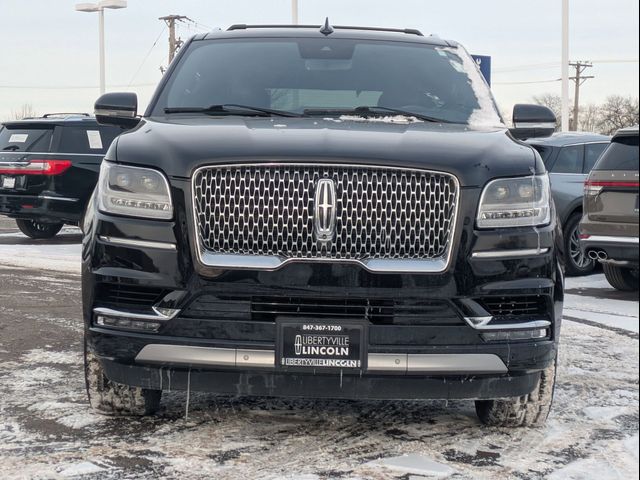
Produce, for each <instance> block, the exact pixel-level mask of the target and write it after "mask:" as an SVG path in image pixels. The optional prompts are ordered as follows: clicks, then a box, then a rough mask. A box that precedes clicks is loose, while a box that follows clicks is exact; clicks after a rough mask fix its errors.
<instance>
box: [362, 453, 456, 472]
mask: <svg viewBox="0 0 640 480" xmlns="http://www.w3.org/2000/svg"><path fill="white" fill-rule="evenodd" d="M367 465H371V466H381V467H383V468H387V469H389V470H395V471H398V472H402V473H411V474H415V475H428V476H431V477H448V476H450V475H453V474H454V473H456V471H455V470H454V469H453V468H451V467H449V466H448V465H444V464H442V463H438V462H435V461H433V460H432V459H430V458H429V457H427V456H424V455H420V454H419V453H409V454H407V455H401V456H399V457H389V458H382V459H380V460H375V461H373V462H369V463H368V464H367Z"/></svg>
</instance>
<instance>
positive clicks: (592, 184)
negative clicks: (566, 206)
mask: <svg viewBox="0 0 640 480" xmlns="http://www.w3.org/2000/svg"><path fill="white" fill-rule="evenodd" d="M605 187H613V188H640V182H630V181H628V180H587V181H586V182H584V194H585V195H597V194H599V193H600V192H601V191H602V189H603V188H605Z"/></svg>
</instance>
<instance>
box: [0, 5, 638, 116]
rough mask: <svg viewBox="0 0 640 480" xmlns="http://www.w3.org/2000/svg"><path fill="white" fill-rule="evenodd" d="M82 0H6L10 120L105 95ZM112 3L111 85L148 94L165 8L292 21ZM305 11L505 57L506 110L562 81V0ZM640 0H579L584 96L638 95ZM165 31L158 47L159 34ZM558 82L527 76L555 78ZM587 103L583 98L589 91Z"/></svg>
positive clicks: (225, 10) (1, 66)
mask: <svg viewBox="0 0 640 480" xmlns="http://www.w3.org/2000/svg"><path fill="white" fill-rule="evenodd" d="M76 3H77V2H76V1H74V0H0V46H1V47H0V52H2V55H1V56H0V120H2V119H6V118H7V117H8V116H9V115H10V113H11V111H12V110H16V109H19V107H20V106H21V105H22V104H24V103H29V104H31V105H33V107H34V109H35V110H36V112H37V113H38V114H42V113H46V112H54V111H65V112H66V111H91V110H92V108H93V102H94V100H95V99H96V97H97V96H98V15H97V14H95V13H81V12H76V11H75V10H74V5H75V4H76ZM128 3H129V6H128V8H126V9H123V10H109V11H107V12H106V47H107V68H106V72H107V73H106V75H107V91H117V90H131V91H135V92H137V93H138V95H139V98H140V104H141V105H143V106H144V105H145V104H146V102H147V101H148V99H149V97H150V96H151V94H152V92H153V90H154V88H155V84H156V83H157V82H158V80H159V78H160V76H161V74H160V71H159V66H160V65H165V64H166V61H167V60H166V57H167V50H168V46H167V31H166V29H164V31H163V23H162V22H160V21H159V20H158V17H160V16H162V15H167V14H181V15H186V16H188V17H190V18H191V19H193V20H194V21H195V22H197V23H195V24H194V23H186V24H183V25H182V26H181V27H180V29H179V34H180V35H181V36H182V37H183V38H184V39H186V38H187V37H189V36H190V35H192V34H194V33H197V32H202V31H207V30H209V29H211V28H214V27H222V28H226V27H227V26H229V25H231V24H233V23H289V22H290V20H291V8H290V6H291V2H290V0H179V1H178V0H174V1H170V0H129V2H128ZM299 4H300V23H310V24H318V23H321V22H322V21H323V20H324V17H325V16H329V18H330V20H331V22H332V23H334V24H338V25H339V24H343V25H345V24H350V25H371V26H385V27H412V28H418V29H420V30H422V31H423V32H425V33H435V34H437V35H439V36H441V37H443V38H448V39H454V40H457V41H459V42H461V43H463V44H464V45H465V46H466V47H467V49H468V50H469V51H470V52H472V53H478V54H485V55H491V56H492V58H493V60H492V61H493V91H494V94H495V96H496V98H497V100H498V103H499V105H500V107H501V109H502V110H503V111H508V110H510V109H511V107H512V105H513V104H514V103H516V102H527V101H530V100H531V98H532V97H533V96H534V95H538V94H541V93H546V92H549V93H558V94H559V93H560V82H557V81H556V82H554V81H553V80H557V79H558V78H559V76H560V22H561V19H560V13H561V0H537V1H535V2H534V1H530V0H528V1H525V0H485V1H481V0H394V1H388V0H299ZM638 5H639V2H638V0H606V1H605V0H571V18H570V22H571V47H570V52H571V54H570V55H571V59H572V60H592V61H593V62H594V66H593V68H591V69H590V70H589V74H591V75H595V77H596V78H595V79H593V80H589V81H588V82H587V83H586V84H585V85H584V86H583V88H582V90H581V94H582V95H581V97H582V99H583V101H584V103H589V102H601V101H603V100H604V99H605V98H606V97H607V96H608V95H612V94H623V95H634V96H637V95H638V63H637V60H638V56H639V54H638V13H639V12H638ZM156 39H158V41H157V43H156V45H155V47H153V48H152V46H153V44H154V41H155V40H156ZM545 81H549V82H546V83H519V82H545ZM581 103H582V102H581Z"/></svg>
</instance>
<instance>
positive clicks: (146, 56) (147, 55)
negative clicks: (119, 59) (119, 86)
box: [129, 25, 167, 85]
mask: <svg viewBox="0 0 640 480" xmlns="http://www.w3.org/2000/svg"><path fill="white" fill-rule="evenodd" d="M166 29H167V26H166V25H165V26H163V27H162V30H160V33H159V34H158V36H157V37H156V39H155V41H154V42H153V45H151V48H150V49H149V51H148V52H147V54H146V55H145V56H144V58H143V59H142V62H141V63H140V66H139V67H138V69H137V70H136V73H134V74H133V76H132V77H131V80H129V85H131V84H132V83H133V81H134V80H135V78H136V77H137V76H138V73H140V70H141V69H142V66H143V65H144V63H145V62H146V61H147V59H148V58H149V55H151V52H152V51H153V49H154V48H155V47H156V45H157V44H158V40H160V37H161V36H162V34H163V33H164V31H165V30H166Z"/></svg>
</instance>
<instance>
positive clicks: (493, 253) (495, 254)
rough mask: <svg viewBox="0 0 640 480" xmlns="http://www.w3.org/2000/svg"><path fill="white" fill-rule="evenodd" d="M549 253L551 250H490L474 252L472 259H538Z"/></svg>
mask: <svg viewBox="0 0 640 480" xmlns="http://www.w3.org/2000/svg"><path fill="white" fill-rule="evenodd" d="M548 252H549V248H523V249H519V250H489V251H486V252H473V253H472V254H471V258H518V257H536V256H538V255H544V254H545V253H548Z"/></svg>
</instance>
